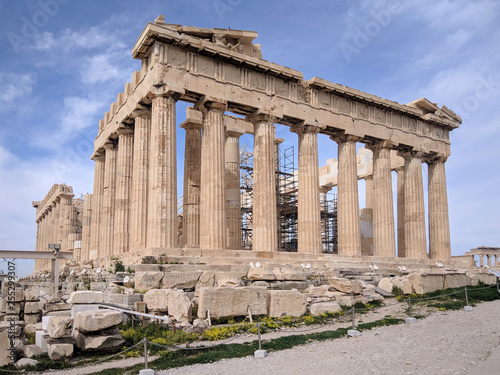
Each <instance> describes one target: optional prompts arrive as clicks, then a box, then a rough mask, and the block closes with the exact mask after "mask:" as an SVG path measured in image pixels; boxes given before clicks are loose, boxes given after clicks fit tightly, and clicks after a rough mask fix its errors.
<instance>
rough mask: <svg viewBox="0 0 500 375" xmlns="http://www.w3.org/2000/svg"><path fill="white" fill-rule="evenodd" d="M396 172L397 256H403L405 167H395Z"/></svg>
mask: <svg viewBox="0 0 500 375" xmlns="http://www.w3.org/2000/svg"><path fill="white" fill-rule="evenodd" d="M396 172H397V174H398V187H397V189H398V191H397V205H398V207H397V222H398V257H401V258H403V257H405V168H404V166H403V167H399V168H397V169H396Z"/></svg>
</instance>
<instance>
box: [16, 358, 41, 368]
mask: <svg viewBox="0 0 500 375" xmlns="http://www.w3.org/2000/svg"><path fill="white" fill-rule="evenodd" d="M37 364H38V361H37V360H36V359H31V358H21V359H20V360H19V361H17V362H16V364H15V365H14V366H16V368H17V369H21V368H23V367H27V366H36V365H37Z"/></svg>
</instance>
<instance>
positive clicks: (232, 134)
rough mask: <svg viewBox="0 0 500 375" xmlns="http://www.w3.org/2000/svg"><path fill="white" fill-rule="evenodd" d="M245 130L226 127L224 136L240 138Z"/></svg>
mask: <svg viewBox="0 0 500 375" xmlns="http://www.w3.org/2000/svg"><path fill="white" fill-rule="evenodd" d="M243 134H245V132H242V131H238V130H234V129H229V130H228V129H227V128H226V137H230V138H240V137H241V136H242V135H243Z"/></svg>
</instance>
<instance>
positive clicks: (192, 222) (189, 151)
mask: <svg viewBox="0 0 500 375" xmlns="http://www.w3.org/2000/svg"><path fill="white" fill-rule="evenodd" d="M202 127H203V114H202V113H201V112H199V111H196V110H194V109H193V108H188V109H187V111H186V121H184V122H183V123H182V124H181V128H184V129H185V130H186V141H185V142H186V143H185V147H184V193H183V208H182V215H183V219H182V233H183V237H184V239H183V242H184V243H185V245H186V246H188V247H199V246H200V186H201V128H202Z"/></svg>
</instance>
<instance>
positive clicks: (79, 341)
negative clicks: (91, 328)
mask: <svg viewBox="0 0 500 375" xmlns="http://www.w3.org/2000/svg"><path fill="white" fill-rule="evenodd" d="M74 337H75V345H76V347H77V348H79V349H80V350H83V351H86V352H97V351H99V352H108V351H116V350H118V349H120V348H121V346H122V345H123V343H124V342H125V340H123V338H122V336H121V335H120V332H119V331H118V329H111V330H104V331H101V332H89V333H82V332H80V331H78V330H75V333H74Z"/></svg>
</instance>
